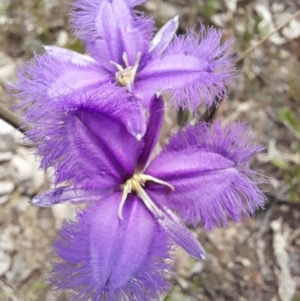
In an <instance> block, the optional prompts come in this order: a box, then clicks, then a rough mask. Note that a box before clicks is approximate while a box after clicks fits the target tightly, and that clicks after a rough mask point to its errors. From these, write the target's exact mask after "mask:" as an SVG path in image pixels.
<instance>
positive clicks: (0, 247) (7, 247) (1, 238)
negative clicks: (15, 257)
mask: <svg viewBox="0 0 300 301" xmlns="http://www.w3.org/2000/svg"><path fill="white" fill-rule="evenodd" d="M14 249H15V246H14V244H13V242H12V240H11V239H10V238H9V237H8V235H7V233H1V234H0V252H1V251H5V252H8V253H9V252H12V251H13V250H14Z"/></svg>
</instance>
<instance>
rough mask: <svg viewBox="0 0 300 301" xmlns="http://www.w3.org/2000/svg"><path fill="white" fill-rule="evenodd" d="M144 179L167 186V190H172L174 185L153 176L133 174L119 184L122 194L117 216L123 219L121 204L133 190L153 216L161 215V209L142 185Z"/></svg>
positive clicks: (143, 184) (144, 181)
mask: <svg viewBox="0 0 300 301" xmlns="http://www.w3.org/2000/svg"><path fill="white" fill-rule="evenodd" d="M146 181H152V182H155V183H157V184H160V185H163V186H166V187H168V189H169V191H174V186H172V185H171V184H169V183H167V182H165V181H162V180H159V179H157V178H154V177H152V176H149V175H144V174H136V175H134V176H133V177H132V178H130V179H129V180H127V181H126V182H125V184H123V185H122V186H121V188H122V190H123V195H122V199H121V203H120V206H119V209H118V216H119V218H120V219H123V217H122V209H123V206H124V204H125V201H126V199H127V196H128V194H129V193H131V192H133V191H134V192H135V193H136V195H137V196H138V198H140V199H141V200H142V201H143V202H144V204H145V205H146V207H147V208H148V209H149V210H150V211H151V212H152V213H153V214H154V216H159V217H161V216H162V212H161V210H160V209H159V208H158V207H157V206H156V205H155V203H154V202H153V201H152V200H151V198H150V197H149V195H148V194H147V193H146V191H145V190H144V189H143V186H145V183H146Z"/></svg>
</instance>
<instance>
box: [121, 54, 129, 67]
mask: <svg viewBox="0 0 300 301" xmlns="http://www.w3.org/2000/svg"><path fill="white" fill-rule="evenodd" d="M122 59H123V61H124V63H125V66H126V67H127V68H128V67H130V66H129V63H128V56H127V53H126V52H124V53H123V55H122Z"/></svg>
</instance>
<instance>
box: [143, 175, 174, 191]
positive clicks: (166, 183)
mask: <svg viewBox="0 0 300 301" xmlns="http://www.w3.org/2000/svg"><path fill="white" fill-rule="evenodd" d="M139 178H140V179H141V180H142V181H152V182H155V183H157V184H160V185H164V186H167V187H169V188H170V189H171V190H172V191H174V190H175V188H174V186H173V185H171V184H169V183H168V182H165V181H162V180H160V179H157V178H154V177H152V176H148V175H144V174H141V175H139Z"/></svg>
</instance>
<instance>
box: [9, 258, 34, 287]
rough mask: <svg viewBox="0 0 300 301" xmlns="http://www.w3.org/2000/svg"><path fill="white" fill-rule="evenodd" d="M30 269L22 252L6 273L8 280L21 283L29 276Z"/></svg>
mask: <svg viewBox="0 0 300 301" xmlns="http://www.w3.org/2000/svg"><path fill="white" fill-rule="evenodd" d="M29 274H30V270H29V269H28V267H27V264H26V262H25V260H24V258H23V256H22V255H21V254H17V255H16V256H15V257H14V259H13V263H12V267H11V269H10V271H9V272H8V273H6V277H7V280H8V281H9V282H12V281H13V282H14V283H20V282H21V281H23V280H24V279H26V278H27V277H28V275H29Z"/></svg>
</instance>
